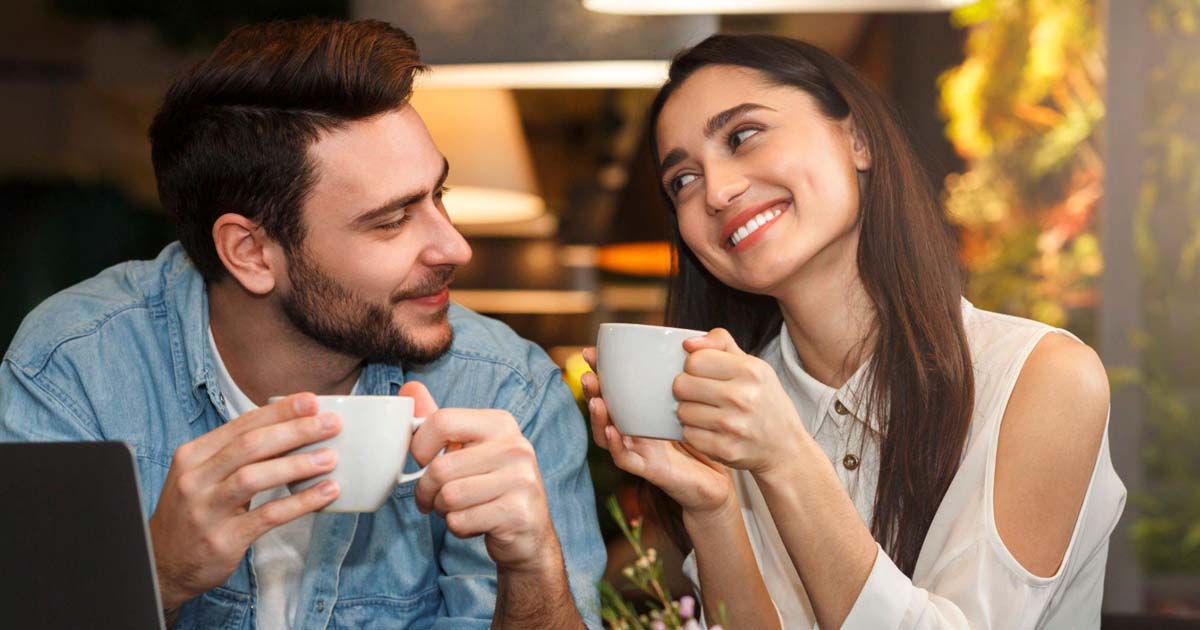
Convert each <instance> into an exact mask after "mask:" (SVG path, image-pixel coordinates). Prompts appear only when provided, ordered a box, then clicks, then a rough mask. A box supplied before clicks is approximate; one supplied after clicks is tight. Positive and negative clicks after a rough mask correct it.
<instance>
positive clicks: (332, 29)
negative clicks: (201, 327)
mask: <svg viewBox="0 0 1200 630" xmlns="http://www.w3.org/2000/svg"><path fill="white" fill-rule="evenodd" d="M423 69H424V66H423V65H422V64H421V58H420V54H419V53H418V51H417V47H416V45H415V44H414V43H413V40H412V38H411V37H409V36H408V35H407V34H406V33H405V32H404V31H402V30H400V29H398V28H394V27H392V26H390V25H388V24H386V23H384V22H378V21H357V22H347V21H336V20H296V21H286V22H270V23H265V24H255V25H250V26H245V27H242V28H239V29H237V30H235V31H233V32H232V33H230V34H229V35H228V36H227V37H226V38H225V39H224V40H223V41H222V42H221V43H220V44H218V45H217V48H216V50H214V51H213V52H212V54H210V55H209V56H208V57H207V58H205V59H203V60H202V61H200V62H199V63H198V64H196V65H195V66H193V67H192V68H191V69H190V70H188V71H187V72H186V73H184V75H183V76H181V77H180V78H179V79H178V80H176V81H175V83H174V85H172V86H171V89H170V90H169V91H168V92H167V95H166V98H165V100H164V102H163V105H162V108H161V109H160V110H159V112H158V114H157V115H156V116H155V117H154V123H153V124H152V125H151V126H150V143H151V157H152V159H153V161H154V174H155V177H156V178H157V180H158V194H159V199H160V200H161V201H162V204H163V207H164V208H166V210H167V211H168V212H169V213H170V214H171V215H172V217H173V218H174V219H175V221H176V224H177V227H178V230H179V239H180V241H181V242H182V243H183V247H184V249H185V250H186V251H187V253H188V256H189V257H190V258H191V259H192V261H193V262H194V263H195V265H196V267H197V269H199V270H200V273H201V274H202V275H203V276H204V278H205V280H208V281H210V282H211V281H215V280H219V279H220V278H222V277H224V276H225V268H224V266H223V265H222V264H221V260H220V258H218V257H217V252H216V248H215V246H214V244H213V239H212V226H213V224H214V223H215V222H216V219H217V217H219V216H220V215H222V214H224V213H226V212H235V213H238V214H241V215H244V216H246V217H247V218H250V219H252V220H254V221H256V222H258V223H259V224H261V225H262V226H263V228H264V229H265V230H266V232H267V234H268V235H270V236H271V237H272V238H274V239H276V240H278V241H279V242H281V243H282V244H283V245H284V247H285V248H287V250H288V251H289V252H290V251H293V250H294V248H295V247H296V246H298V245H299V244H300V243H301V242H302V241H303V239H304V222H303V217H302V216H301V208H302V205H303V202H304V199H305V197H306V196H307V195H308V192H309V190H310V189H311V187H312V184H313V182H314V181H315V179H316V174H315V172H314V167H313V164H312V162H311V161H310V160H309V158H308V147H309V145H311V144H312V143H313V142H314V141H315V140H316V139H317V138H318V136H319V135H320V133H321V132H323V131H328V130H331V129H337V128H340V127H341V126H343V125H345V124H346V123H348V122H352V121H356V120H362V119H365V118H369V117H371V116H374V115H377V114H380V113H383V112H386V111H390V110H394V109H398V108H401V107H403V106H404V104H405V103H406V102H407V101H408V98H409V96H410V95H411V94H412V83H413V77H414V76H415V74H416V73H418V72H420V71H421V70H423Z"/></svg>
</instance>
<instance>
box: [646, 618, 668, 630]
mask: <svg viewBox="0 0 1200 630" xmlns="http://www.w3.org/2000/svg"><path fill="white" fill-rule="evenodd" d="M650 630H667V624H665V623H663V622H662V620H661V619H659V620H657V621H655V622H654V623H652V624H650Z"/></svg>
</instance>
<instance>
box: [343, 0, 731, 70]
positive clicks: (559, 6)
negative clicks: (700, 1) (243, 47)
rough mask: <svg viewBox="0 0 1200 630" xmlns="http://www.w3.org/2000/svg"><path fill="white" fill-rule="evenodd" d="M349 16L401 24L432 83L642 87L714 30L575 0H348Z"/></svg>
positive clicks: (709, 23)
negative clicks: (600, 9) (597, 9)
mask: <svg viewBox="0 0 1200 630" xmlns="http://www.w3.org/2000/svg"><path fill="white" fill-rule="evenodd" d="M350 7H351V10H350V13H351V15H352V16H354V17H355V18H359V19H366V18H370V19H376V20H383V21H385V22H390V23H392V24H395V25H396V26H397V27H399V28H402V29H404V30H405V31H406V32H408V34H409V35H411V36H412V37H413V39H414V40H416V42H417V46H418V47H419V48H420V50H421V59H422V61H424V62H425V63H426V64H428V65H429V66H430V67H431V68H432V69H433V72H431V73H430V74H429V76H428V77H427V78H426V79H425V83H424V85H426V86H428V87H436V88H451V87H452V88H462V87H475V88H484V87H489V88H510V89H518V88H524V89H540V88H645V87H658V86H660V85H662V83H663V81H665V80H666V77H667V64H668V62H669V61H670V60H671V58H672V57H674V56H675V53H677V52H679V50H680V49H682V48H686V47H688V46H692V45H695V44H697V43H699V42H700V41H701V40H703V39H704V38H705V37H708V36H709V35H712V34H713V33H715V32H717V28H718V25H719V24H718V18H717V17H716V16H712V15H688V16H674V17H661V16H659V17H633V16H628V15H605V14H603V13H596V12H593V11H588V10H587V9H585V8H584V7H583V5H581V4H580V3H579V0H554V1H552V2H545V1H543V2H533V1H531V0H487V1H486V2H481V1H470V2H466V1H461V0H459V1H455V2H449V1H447V0H351V3H350Z"/></svg>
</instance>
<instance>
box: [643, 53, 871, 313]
mask: <svg viewBox="0 0 1200 630" xmlns="http://www.w3.org/2000/svg"><path fill="white" fill-rule="evenodd" d="M854 137H855V134H854V130H853V121H852V119H850V118H849V117H847V119H845V120H843V121H834V120H829V119H828V118H826V117H825V116H824V115H823V114H822V113H821V112H820V110H819V109H818V106H817V103H816V101H815V100H813V99H812V97H810V96H809V95H808V94H807V93H806V92H804V91H802V90H800V89H797V88H794V87H789V86H776V85H771V84H770V83H769V82H768V81H767V79H766V77H765V75H763V74H761V73H760V72H758V71H757V70H752V69H748V68H743V67H739V66H708V67H705V68H702V69H700V70H698V71H696V72H695V73H694V74H693V75H692V76H690V77H689V78H688V79H686V80H685V81H684V82H683V84H682V85H680V86H679V88H678V89H676V91H675V93H674V94H672V95H671V97H670V98H669V99H668V100H667V102H666V104H665V105H664V106H663V109H662V112H661V114H660V115H659V119H658V126H657V138H656V139H657V141H658V147H659V155H658V156H657V157H658V160H659V162H660V163H661V164H662V165H663V167H664V168H663V181H662V185H663V188H664V189H665V190H666V191H667V194H668V195H669V196H670V197H671V199H672V200H673V201H674V203H675V209H676V212H677V214H678V218H679V229H680V232H681V235H682V236H683V240H684V242H685V243H687V245H688V247H689V248H691V250H692V251H693V252H695V254H696V256H697V257H698V258H699V259H700V261H701V263H702V264H703V265H704V266H705V268H706V269H708V270H709V272H711V273H712V274H713V275H714V276H716V277H717V278H718V279H719V280H720V281H721V282H723V283H725V284H727V285H729V286H731V287H733V288H735V289H739V290H742V291H747V292H750V293H756V294H761V295H771V296H774V297H780V296H781V295H783V294H784V293H785V292H786V291H787V287H788V286H789V284H790V282H789V281H790V280H795V279H799V278H801V277H805V276H809V274H811V273H814V272H815V273H822V272H828V273H844V272H845V271H846V269H847V266H846V263H847V261H849V263H850V267H849V269H850V270H853V268H854V267H853V263H854V260H855V255H856V252H857V245H858V206H859V198H858V178H857V171H859V170H867V169H868V168H869V167H870V156H869V153H868V151H867V150H866V149H865V148H864V147H863V146H862V145H861V144H860V143H858V142H856V141H855V140H854Z"/></svg>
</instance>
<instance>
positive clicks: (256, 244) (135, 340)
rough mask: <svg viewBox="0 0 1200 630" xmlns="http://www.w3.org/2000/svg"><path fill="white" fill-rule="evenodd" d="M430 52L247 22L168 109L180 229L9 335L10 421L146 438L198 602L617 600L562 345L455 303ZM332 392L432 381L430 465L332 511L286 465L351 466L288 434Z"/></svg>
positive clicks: (343, 29) (372, 622) (387, 604)
mask: <svg viewBox="0 0 1200 630" xmlns="http://www.w3.org/2000/svg"><path fill="white" fill-rule="evenodd" d="M422 69H423V67H422V66H421V63H420V60H419V57H418V53H417V50H416V47H415V46H414V44H413V41H412V40H411V39H410V38H409V37H408V36H407V35H406V34H405V33H404V32H402V31H400V30H398V29H395V28H392V27H390V26H388V25H386V24H383V23H379V22H335V21H300V22H284V23H272V24H265V25H256V26H250V27H246V28H242V29H239V30H237V31H235V32H233V33H232V34H230V35H229V36H228V37H227V38H226V39H225V40H224V41H223V42H222V43H221V44H220V45H219V46H218V47H217V49H216V50H215V51H214V52H213V53H212V54H211V55H209V56H208V57H207V58H206V59H204V60H203V61H202V62H200V63H199V64H198V65H197V66H195V67H194V68H192V69H191V70H190V71H188V72H187V73H186V74H184V75H183V76H182V77H181V78H180V79H179V80H178V81H177V82H176V83H175V85H174V86H173V87H172V88H171V89H170V91H169V92H168V93H167V96H166V99H165V102H164V104H163V106H162V109H161V110H160V111H159V113H158V115H157V116H156V118H155V121H154V124H153V126H152V127H151V130H150V138H151V144H152V154H153V160H154V168H155V174H156V177H157V179H158V187H159V193H160V197H161V200H162V203H163V205H164V207H165V208H166V209H167V210H168V211H170V212H171V214H172V215H173V217H174V218H175V219H176V220H177V224H178V229H179V236H180V241H181V244H180V243H175V244H172V245H170V246H168V247H167V248H166V249H165V250H163V252H162V253H161V254H160V255H159V257H158V258H157V259H156V260H153V261H142V262H131V263H126V264H123V265H118V266H116V267H113V268H111V269H108V270H107V271H105V272H103V273H101V274H100V275H99V276H97V277H95V278H92V279H90V280H88V281H85V282H83V283H82V284H80V285H77V286H75V287H72V288H70V289H67V290H65V291H63V292H62V293H59V294H58V295H55V296H54V297H52V298H50V299H49V300H47V301H46V302H45V303H43V304H42V305H41V306H39V307H38V308H37V309H36V310H34V311H33V313H32V314H30V315H29V316H28V317H27V318H26V320H25V322H24V324H23V325H22V327H21V329H20V331H19V332H18V333H17V335H16V337H15V338H14V340H13V342H12V345H11V347H10V348H9V349H8V352H7V353H6V355H5V357H4V362H3V365H2V367H0V439H3V440H9V441H12V440H27V441H35V440H36V441H48V440H123V441H126V442H128V443H129V444H130V445H131V446H132V447H133V450H134V451H135V453H136V455H137V459H138V464H139V469H140V474H141V480H142V485H143V491H144V493H145V497H144V500H145V504H146V506H147V509H148V510H149V511H150V512H151V515H150V517H149V526H150V533H151V538H152V539H153V545H154V556H155V560H156V564H157V567H158V572H159V581H160V586H161V589H162V596H163V606H164V608H166V609H167V612H168V617H169V618H173V619H174V623H175V625H176V626H177V627H180V628H244V629H251V628H259V629H262V628H285V627H298V628H358V627H372V628H374V627H387V628H391V627H410V626H411V627H418V626H419V627H430V626H432V627H434V628H470V627H487V626H488V625H489V624H490V625H491V627H494V628H516V627H521V628H571V627H580V626H582V625H584V623H585V622H586V624H587V625H589V626H592V627H599V619H598V614H597V610H596V601H595V589H594V585H595V582H596V581H597V580H598V579H599V577H600V573H601V571H602V569H603V564H604V551H603V547H602V544H601V541H600V538H599V532H598V529H597V523H596V518H595V513H594V509H593V495H592V488H591V482H590V479H589V477H588V473H587V469H586V467H585V463H584V451H585V448H586V438H585V435H584V434H585V429H584V424H583V422H582V420H581V418H580V417H579V415H578V411H577V410H576V407H575V403H574V400H573V399H572V397H571V395H570V394H569V392H568V390H567V388H566V387H565V386H564V384H563V383H562V381H561V379H560V377H559V375H558V370H557V369H556V368H555V367H554V365H553V364H552V363H551V362H550V361H549V359H548V358H547V357H546V356H545V354H544V353H543V352H541V351H540V350H539V349H538V348H537V347H536V346H534V345H533V344H531V343H529V342H527V341H524V340H521V339H520V338H518V337H517V336H516V335H515V334H513V333H512V331H511V330H509V329H508V328H506V327H504V326H503V325H501V324H499V323H497V322H495V321H492V320H488V319H485V318H483V317H481V316H479V315H476V314H474V313H471V312H469V311H467V310H465V309H462V308H460V307H457V306H455V305H450V304H449V302H448V293H447V287H448V285H449V283H450V280H451V276H452V274H453V271H454V269H455V268H456V267H458V266H459V265H462V264H465V263H466V262H467V261H468V260H469V259H470V256H471V250H470V248H469V247H468V245H467V243H466V242H465V241H464V240H463V238H462V236H461V235H459V234H458V232H457V231H456V230H455V229H454V227H453V226H452V225H451V224H450V222H449V220H448V219H447V216H446V212H445V209H444V207H443V206H442V194H443V192H444V188H443V182H444V181H445V179H446V174H447V169H448V168H449V165H448V164H447V163H446V161H445V159H444V158H443V157H442V155H441V154H440V153H439V152H438V150H437V148H436V147H435V146H434V144H433V142H432V140H431V139H430V137H429V134H428V132H427V130H426V128H425V126H424V124H423V123H422V121H421V118H420V116H419V115H418V114H417V112H415V111H414V110H413V109H412V108H411V107H410V106H409V105H408V104H407V102H408V97H409V96H410V92H411V87H412V80H413V75H414V74H415V73H417V72H419V71H420V70H422ZM295 392H302V393H295ZM285 393H292V394H293V395H290V396H287V397H286V398H284V399H283V400H280V401H277V402H275V403H273V404H267V400H268V398H270V397H272V396H274V395H276V394H285ZM314 393H316V394H350V393H358V394H373V395H386V394H391V395H395V394H397V393H399V394H400V395H407V396H412V397H414V398H415V399H416V402H417V408H416V412H417V415H421V416H428V417H429V419H428V421H427V422H426V424H424V425H423V426H422V428H421V429H420V430H419V431H418V432H417V433H416V435H415V436H414V438H413V445H412V453H413V459H414V461H409V462H408V463H407V468H406V469H407V470H410V471H411V470H416V469H417V468H418V467H419V466H422V465H426V464H428V465H429V469H428V470H427V472H426V474H425V475H424V476H423V477H421V478H420V479H419V480H418V481H416V482H415V483H408V484H405V485H401V486H399V487H398V488H397V490H396V491H395V492H394V494H393V496H392V497H391V498H390V499H389V501H388V502H387V503H386V504H385V505H384V506H383V507H382V508H381V509H380V510H379V511H378V512H375V513H365V514H333V513H328V514H326V513H322V514H315V513H314V512H315V511H316V510H319V509H320V508H321V507H322V506H324V505H327V504H328V503H330V502H331V501H332V500H333V499H334V498H335V497H336V496H337V495H338V492H339V488H338V487H337V486H336V484H334V483H333V482H326V483H324V484H321V485H318V486H315V487H313V488H310V489H308V490H305V491H303V492H300V493H298V494H295V495H290V494H289V493H288V492H287V490H286V486H285V484H286V483H287V482H290V481H295V480H300V479H305V478H308V477H311V476H313V475H315V474H318V473H322V472H325V471H328V470H330V469H332V468H333V467H334V466H336V461H335V458H334V457H333V454H332V453H330V452H328V451H318V452H316V453H314V454H312V455H311V456H310V455H309V454H295V455H288V453H289V452H290V451H292V450H293V449H295V448H297V447H299V446H302V445H305V444H310V443H313V442H316V441H319V440H322V439H325V438H327V437H329V436H331V435H334V434H336V433H337V431H338V430H339V426H340V421H341V420H340V419H339V418H338V417H336V416H334V415H329V414H318V413H317V404H316V400H315V397H314ZM434 401H437V403H440V404H441V406H442V408H441V409H438V406H437V404H435V402H434ZM460 446H461V448H460ZM443 449H446V451H445V453H444V454H443V455H437V453H438V452H439V451H442V450H443ZM456 449H457V450H456ZM431 462H432V463H431ZM481 535H482V536H481Z"/></svg>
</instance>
